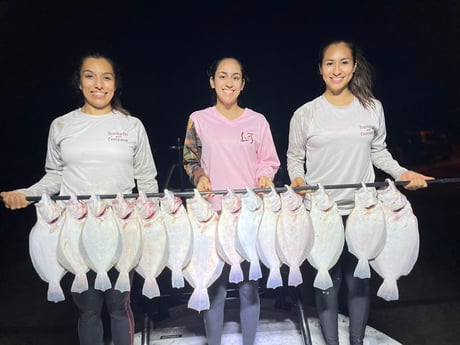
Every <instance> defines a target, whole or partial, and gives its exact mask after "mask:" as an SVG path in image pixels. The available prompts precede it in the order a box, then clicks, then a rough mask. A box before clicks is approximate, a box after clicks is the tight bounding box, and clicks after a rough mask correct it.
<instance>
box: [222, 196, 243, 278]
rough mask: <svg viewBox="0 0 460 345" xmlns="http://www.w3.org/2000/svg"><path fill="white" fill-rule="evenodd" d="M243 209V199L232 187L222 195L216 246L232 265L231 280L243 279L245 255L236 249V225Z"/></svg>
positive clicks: (223, 258)
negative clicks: (242, 265) (242, 266)
mask: <svg viewBox="0 0 460 345" xmlns="http://www.w3.org/2000/svg"><path fill="white" fill-rule="evenodd" d="M240 211H241V200H240V198H239V197H238V195H236V194H235V193H234V192H233V191H232V190H231V189H228V191H227V193H226V194H225V195H223V196H222V211H221V213H220V216H219V222H218V224H217V234H216V236H217V238H216V248H217V253H218V254H219V256H220V257H221V258H222V260H224V261H225V262H226V263H227V264H229V265H230V274H229V282H230V283H239V282H241V281H243V278H244V277H243V270H242V269H241V262H242V261H243V260H244V259H243V257H242V256H241V255H240V254H239V253H238V251H237V250H236V249H235V241H236V227H237V225H238V217H239V215H240Z"/></svg>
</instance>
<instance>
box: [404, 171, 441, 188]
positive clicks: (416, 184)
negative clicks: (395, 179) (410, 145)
mask: <svg viewBox="0 0 460 345" xmlns="http://www.w3.org/2000/svg"><path fill="white" fill-rule="evenodd" d="M433 179H434V177H431V176H425V175H422V174H420V173H418V172H415V171H411V170H408V171H406V172H405V173H402V174H401V176H400V177H399V180H400V181H410V182H409V183H408V184H406V185H405V186H404V188H405V189H408V190H416V189H419V188H426V187H428V183H427V182H426V181H427V180H433Z"/></svg>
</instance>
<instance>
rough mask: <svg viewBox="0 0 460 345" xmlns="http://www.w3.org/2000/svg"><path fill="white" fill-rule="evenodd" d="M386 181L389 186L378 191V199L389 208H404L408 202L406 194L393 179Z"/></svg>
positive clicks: (393, 209)
mask: <svg viewBox="0 0 460 345" xmlns="http://www.w3.org/2000/svg"><path fill="white" fill-rule="evenodd" d="M385 181H386V182H387V183H388V186H387V187H384V188H382V189H379V190H378V191H377V195H378V199H379V200H380V202H381V203H382V205H383V206H385V207H386V208H387V209H389V210H392V211H396V210H401V209H403V208H404V207H405V206H406V205H407V203H408V201H407V198H406V196H405V195H404V194H403V193H401V192H400V191H399V189H398V188H397V187H396V185H395V184H394V182H393V181H392V180H390V179H386V180H385Z"/></svg>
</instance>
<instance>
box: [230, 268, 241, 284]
mask: <svg viewBox="0 0 460 345" xmlns="http://www.w3.org/2000/svg"><path fill="white" fill-rule="evenodd" d="M242 281H243V270H242V269H241V265H240V264H239V263H236V264H233V265H231V266H230V274H229V282H230V283H235V284H237V283H239V282H242Z"/></svg>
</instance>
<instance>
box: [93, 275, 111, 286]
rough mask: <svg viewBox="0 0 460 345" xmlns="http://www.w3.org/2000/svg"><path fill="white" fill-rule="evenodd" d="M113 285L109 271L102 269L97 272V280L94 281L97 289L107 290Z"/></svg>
mask: <svg viewBox="0 0 460 345" xmlns="http://www.w3.org/2000/svg"><path fill="white" fill-rule="evenodd" d="M111 287H112V283H111V282H110V279H109V276H108V275H107V272H105V271H100V272H97V274H96V280H95V282H94V288H95V289H96V290H101V291H105V290H108V289H110V288H111Z"/></svg>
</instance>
